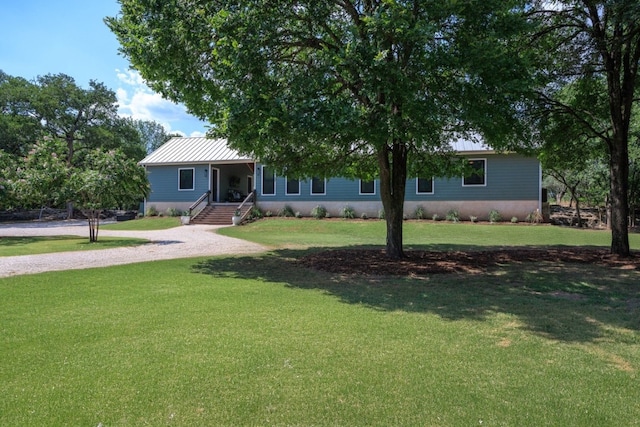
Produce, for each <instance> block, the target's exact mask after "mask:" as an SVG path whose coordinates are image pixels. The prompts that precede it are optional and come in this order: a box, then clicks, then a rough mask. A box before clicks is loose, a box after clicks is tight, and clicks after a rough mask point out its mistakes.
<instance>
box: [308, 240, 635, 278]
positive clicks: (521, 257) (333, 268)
mask: <svg viewBox="0 0 640 427" xmlns="http://www.w3.org/2000/svg"><path fill="white" fill-rule="evenodd" d="M406 255H407V258H406V259H404V260H400V261H398V260H391V259H388V258H386V256H385V253H384V250H364V249H357V250H349V249H339V250H327V251H322V252H317V253H314V254H311V255H307V256H305V257H303V258H302V259H301V260H300V262H301V263H302V264H303V265H304V266H306V267H309V268H313V269H316V270H322V271H328V272H332V273H343V274H360V275H399V276H424V275H428V274H442V273H481V272H484V271H486V270H488V269H491V268H493V267H497V266H500V265H503V264H513V263H535V262H561V263H578V264H580V263H582V264H592V265H594V264H595V265H602V266H607V267H612V268H619V269H626V270H640V257H637V256H634V257H632V258H619V257H617V256H615V255H611V254H610V253H609V251H608V249H602V248H580V247H576V248H566V247H563V248H535V249H522V248H509V249H496V250H485V251H406Z"/></svg>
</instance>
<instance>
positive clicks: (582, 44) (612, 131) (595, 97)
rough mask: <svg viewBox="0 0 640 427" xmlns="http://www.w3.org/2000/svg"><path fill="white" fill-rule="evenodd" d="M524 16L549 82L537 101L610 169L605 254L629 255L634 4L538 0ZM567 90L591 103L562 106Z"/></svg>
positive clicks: (637, 52) (636, 34)
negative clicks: (544, 57)
mask: <svg viewBox="0 0 640 427" xmlns="http://www.w3.org/2000/svg"><path fill="white" fill-rule="evenodd" d="M531 16H532V17H535V18H540V19H541V22H543V25H544V31H542V32H541V33H539V36H540V38H539V40H540V41H542V46H543V48H544V50H545V51H546V52H547V53H548V55H549V59H550V62H549V63H548V65H547V67H548V70H549V71H550V72H551V77H552V79H551V80H552V83H551V84H549V85H548V86H547V87H546V88H545V90H544V91H541V93H540V95H541V97H542V100H543V101H544V103H545V106H546V108H547V110H548V111H550V112H551V113H552V114H553V115H555V116H559V115H565V116H567V117H568V119H567V120H570V121H572V122H573V123H574V124H575V125H576V126H577V127H576V129H575V132H576V133H578V134H579V135H580V136H584V137H585V138H589V139H597V140H599V141H600V142H601V147H602V148H601V149H602V152H604V153H605V155H606V157H607V159H608V162H609V170H610V194H611V230H612V233H611V234H612V238H611V252H612V253H614V254H617V255H620V256H629V255H630V248H629V235H628V216H629V203H628V190H629V187H628V179H629V130H630V123H631V120H632V117H633V108H632V107H633V104H634V102H637V95H636V91H637V90H638V85H639V83H640V82H639V81H638V66H639V65H640V3H639V2H638V1H637V0H600V1H596V0H562V1H540V2H539V4H538V5H537V6H536V8H535V9H533V10H532V14H531ZM567 84H569V85H571V86H572V87H573V89H575V90H576V91H577V97H578V98H580V97H581V98H582V101H585V100H587V99H590V100H591V102H565V100H566V98H565V97H563V96H562V92H563V90H564V89H563V87H564V86H565V85H567ZM600 85H601V89H599V87H600ZM570 99H573V100H575V99H576V98H570Z"/></svg>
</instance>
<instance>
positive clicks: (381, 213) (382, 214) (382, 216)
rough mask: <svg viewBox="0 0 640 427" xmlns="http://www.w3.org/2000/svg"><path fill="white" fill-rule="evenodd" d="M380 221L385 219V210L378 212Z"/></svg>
mask: <svg viewBox="0 0 640 427" xmlns="http://www.w3.org/2000/svg"><path fill="white" fill-rule="evenodd" d="M378 219H384V209H380V210H378Z"/></svg>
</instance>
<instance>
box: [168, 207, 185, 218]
mask: <svg viewBox="0 0 640 427" xmlns="http://www.w3.org/2000/svg"><path fill="white" fill-rule="evenodd" d="M180 215H182V211H179V210H178V209H176V208H169V209H167V216H180Z"/></svg>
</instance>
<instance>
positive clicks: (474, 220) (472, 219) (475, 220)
mask: <svg viewBox="0 0 640 427" xmlns="http://www.w3.org/2000/svg"><path fill="white" fill-rule="evenodd" d="M469 220H470V221H471V222H473V223H476V222H478V217H477V216H473V215H471V216H470V217H469Z"/></svg>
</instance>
